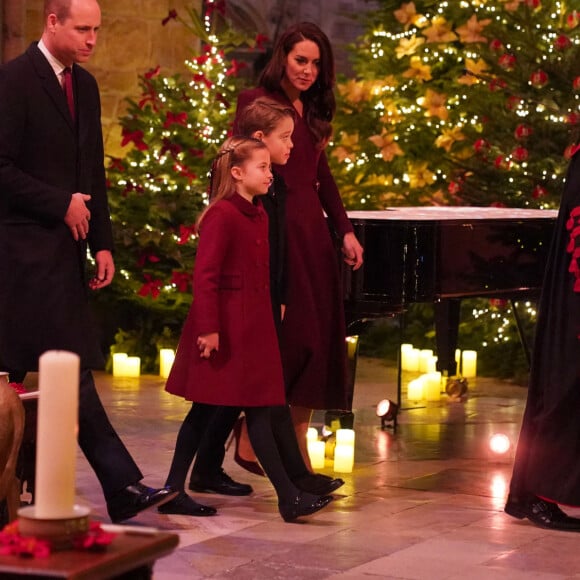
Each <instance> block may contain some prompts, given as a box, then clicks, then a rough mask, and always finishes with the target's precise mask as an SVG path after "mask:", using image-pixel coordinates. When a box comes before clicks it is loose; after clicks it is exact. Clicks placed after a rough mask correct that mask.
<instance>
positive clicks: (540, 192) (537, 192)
mask: <svg viewBox="0 0 580 580" xmlns="http://www.w3.org/2000/svg"><path fill="white" fill-rule="evenodd" d="M546 195H548V191H547V190H546V188H545V187H542V186H541V185H536V187H534V191H532V197H533V198H534V199H539V198H540V197H546Z"/></svg>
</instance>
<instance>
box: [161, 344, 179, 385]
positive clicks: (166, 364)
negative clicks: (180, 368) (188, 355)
mask: <svg viewBox="0 0 580 580" xmlns="http://www.w3.org/2000/svg"><path fill="white" fill-rule="evenodd" d="M174 360H175V351H174V350H173V349H172V348H162V349H160V350H159V376H160V377H161V378H163V379H166V378H167V377H168V376H169V371H170V370H171V367H172V366H173V361H174Z"/></svg>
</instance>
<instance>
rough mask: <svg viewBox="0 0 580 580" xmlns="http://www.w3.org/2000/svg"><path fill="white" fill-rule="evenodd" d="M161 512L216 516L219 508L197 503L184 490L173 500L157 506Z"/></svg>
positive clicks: (180, 514)
mask: <svg viewBox="0 0 580 580" xmlns="http://www.w3.org/2000/svg"><path fill="white" fill-rule="evenodd" d="M157 511H158V512H159V513H160V514H174V515H179V516H196V517H204V516H215V514H217V510H216V509H215V508H213V507H211V506H208V505H203V504H201V503H197V502H196V501H195V500H193V499H192V498H191V497H189V496H188V495H187V494H186V493H185V492H184V491H181V492H180V493H179V495H178V496H177V497H175V498H173V499H172V500H171V501H168V502H166V503H164V504H163V505H161V506H159V507H158V508H157Z"/></svg>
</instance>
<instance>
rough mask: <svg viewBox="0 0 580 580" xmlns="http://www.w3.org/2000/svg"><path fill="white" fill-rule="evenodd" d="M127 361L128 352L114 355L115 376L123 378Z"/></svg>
mask: <svg viewBox="0 0 580 580" xmlns="http://www.w3.org/2000/svg"><path fill="white" fill-rule="evenodd" d="M126 360H127V353H126V352H115V353H113V376H114V377H122V376H124V374H123V373H124V372H125V361H126Z"/></svg>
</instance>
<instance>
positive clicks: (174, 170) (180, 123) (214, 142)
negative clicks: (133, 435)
mask: <svg viewBox="0 0 580 580" xmlns="http://www.w3.org/2000/svg"><path fill="white" fill-rule="evenodd" d="M224 8H225V7H224V2H223V1H218V0H216V1H213V0H209V1H207V2H205V6H204V15H203V17H200V16H199V15H198V14H197V13H196V12H195V11H194V10H190V11H189V12H188V14H187V15H186V16H185V17H181V16H180V15H179V14H177V13H176V12H175V11H171V12H170V13H169V15H168V16H167V18H165V19H164V21H163V23H160V26H161V25H162V24H163V25H164V26H172V25H180V26H187V27H188V28H189V29H190V30H191V33H192V36H193V37H194V38H197V39H199V40H200V50H199V52H198V53H196V54H192V56H191V58H190V59H189V60H188V61H187V62H186V63H185V65H186V67H187V73H186V74H173V75H166V74H164V72H163V71H162V70H160V68H159V67H156V68H155V69H153V70H151V71H149V72H147V73H146V74H145V75H143V76H142V77H141V80H140V82H141V89H142V95H141V97H140V98H139V99H138V100H134V101H133V100H132V101H129V103H128V112H127V114H126V115H125V116H124V117H123V118H122V119H121V120H120V123H121V126H122V145H123V146H126V147H127V153H126V155H125V156H124V157H123V158H112V159H110V160H109V163H108V171H107V175H108V181H109V203H110V206H111V214H112V219H113V229H114V233H115V248H116V252H115V261H116V267H117V275H116V277H115V280H114V283H113V286H112V288H111V292H109V293H108V294H107V295H103V298H102V299H103V300H106V302H107V308H106V310H107V312H108V315H109V317H110V318H112V319H113V320H114V324H115V325H116V328H118V329H119V330H118V332H117V335H116V339H115V341H116V344H115V345H114V346H113V350H117V351H120V350H122V351H129V352H132V353H134V354H139V355H140V356H141V358H142V367H143V368H144V369H145V370H149V371H151V370H154V369H155V361H156V358H157V352H158V348H159V347H161V346H175V345H176V343H177V339H178V337H179V331H180V330H181V326H182V324H183V321H184V320H185V317H186V314H187V310H188V307H189V305H190V303H191V298H192V287H191V279H192V270H193V263H194V259H195V249H196V226H195V223H196V219H197V217H198V215H199V213H200V212H201V211H202V210H203V208H204V207H205V205H206V203H207V186H208V172H209V168H210V167H211V163H212V159H213V157H214V156H215V154H216V152H217V150H218V148H219V146H220V145H221V143H222V142H223V141H224V140H225V138H226V137H227V135H228V133H229V131H230V130H231V123H232V120H233V116H234V109H235V104H236V96H237V93H238V91H239V89H240V79H239V78H238V71H239V69H240V68H241V67H242V66H243V65H242V64H240V63H238V62H236V60H235V59H232V58H230V57H229V56H228V54H229V51H230V50H232V49H233V48H235V47H237V46H239V45H240V44H242V43H246V44H249V45H250V46H254V45H255V42H254V41H250V42H247V40H246V38H244V37H242V36H241V35H240V34H239V33H236V32H235V31H234V30H232V29H231V28H229V27H228V21H227V18H226V14H225V9H224ZM218 29H219V36H218V33H217V30H218ZM103 310H105V308H103Z"/></svg>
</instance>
